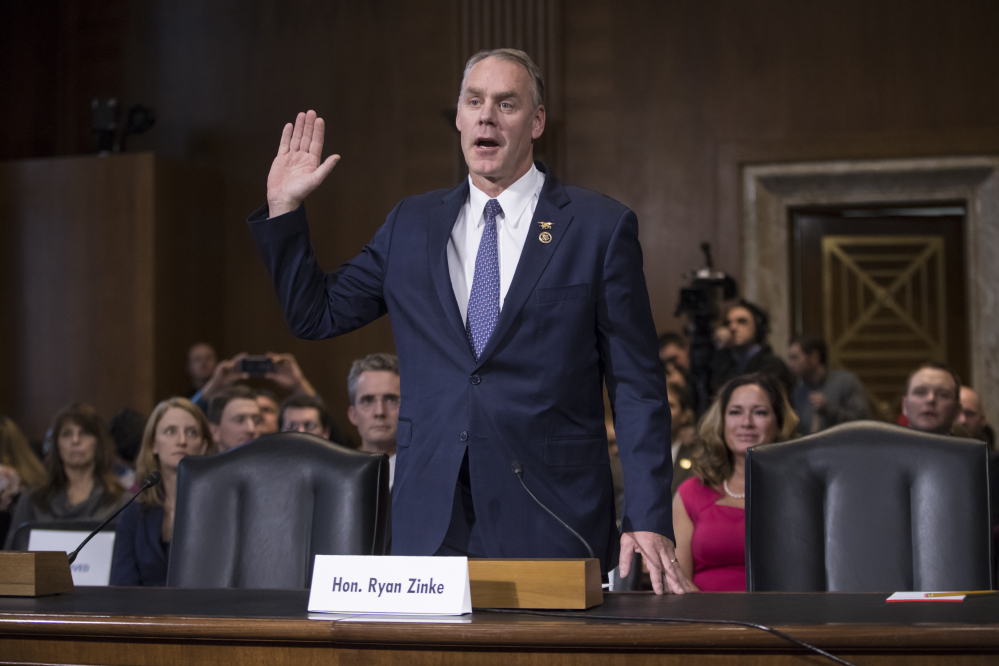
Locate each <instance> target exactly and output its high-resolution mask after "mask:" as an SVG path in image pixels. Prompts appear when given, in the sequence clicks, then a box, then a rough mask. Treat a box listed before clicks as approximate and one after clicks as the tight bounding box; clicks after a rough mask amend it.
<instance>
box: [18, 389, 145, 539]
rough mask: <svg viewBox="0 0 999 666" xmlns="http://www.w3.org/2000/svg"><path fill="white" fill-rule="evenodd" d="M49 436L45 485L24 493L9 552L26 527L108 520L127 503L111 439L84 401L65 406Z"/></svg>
mask: <svg viewBox="0 0 999 666" xmlns="http://www.w3.org/2000/svg"><path fill="white" fill-rule="evenodd" d="M50 433H51V434H50V437H51V445H50V446H49V451H48V454H47V455H46V458H45V469H46V479H45V483H44V485H42V486H41V487H40V488H38V489H36V490H34V491H32V492H30V493H22V494H21V498H20V499H19V500H18V502H17V506H16V508H15V509H14V517H13V520H12V521H11V528H10V534H9V535H8V536H7V544H6V547H7V548H10V547H11V544H12V542H13V537H14V533H15V532H16V531H17V528H18V526H20V525H21V524H23V523H26V522H37V521H43V522H47V521H55V520H59V521H96V520H104V519H105V518H107V517H108V516H110V515H111V514H112V513H114V512H115V511H116V510H117V509H118V508H119V507H120V506H121V505H122V504H123V503H124V502H125V501H127V499H128V498H127V497H125V496H124V492H125V489H124V488H122V486H121V484H120V483H119V482H118V479H117V478H116V477H115V475H114V472H113V471H112V461H113V459H114V444H112V442H111V436H110V435H109V434H108V430H107V426H106V425H105V424H104V419H102V418H101V416H100V415H99V414H98V413H97V411H96V410H94V408H93V407H91V406H90V405H88V404H84V403H80V404H75V405H70V406H69V407H66V408H65V409H63V410H62V411H60V412H59V413H58V414H57V415H56V417H55V419H54V420H53V422H52V428H51V429H50Z"/></svg>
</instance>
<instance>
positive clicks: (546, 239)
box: [538, 223, 552, 243]
mask: <svg viewBox="0 0 999 666" xmlns="http://www.w3.org/2000/svg"><path fill="white" fill-rule="evenodd" d="M549 224H550V223H549ZM538 240H539V241H541V242H542V243H551V242H552V235H551V234H550V233H548V232H547V231H542V232H541V235H540V236H538Z"/></svg>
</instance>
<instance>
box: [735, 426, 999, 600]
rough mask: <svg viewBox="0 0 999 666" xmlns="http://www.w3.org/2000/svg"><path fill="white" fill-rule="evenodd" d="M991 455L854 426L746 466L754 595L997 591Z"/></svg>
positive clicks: (759, 451)
mask: <svg viewBox="0 0 999 666" xmlns="http://www.w3.org/2000/svg"><path fill="white" fill-rule="evenodd" d="M989 504H990V502H989V459H988V449H987V447H986V446H985V444H983V443H980V442H975V441H972V440H968V439H959V438H956V437H944V436H939V435H930V434H926V433H921V432H917V431H915V430H911V429H909V428H902V427H899V426H895V425H889V424H886V423H878V422H874V421H858V422H854V423H845V424H842V425H839V426H836V427H834V428H830V429H829V430H825V431H823V432H820V433H816V434H814V435H809V436H807V437H803V438H801V439H798V440H794V441H790V442H782V443H777V444H764V445H760V446H754V447H753V448H751V449H750V450H749V452H748V454H747V456H746V586H747V589H748V590H749V591H750V592H756V591H781V592H814V591H830V592H892V591H903V590H906V591H918V590H975V589H990V588H992V585H993V578H992V574H993V572H992V566H991V562H992V529H991V517H990V515H989V514H990V506H989Z"/></svg>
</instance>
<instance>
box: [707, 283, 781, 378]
mask: <svg viewBox="0 0 999 666" xmlns="http://www.w3.org/2000/svg"><path fill="white" fill-rule="evenodd" d="M723 323H724V325H725V327H726V328H727V329H728V332H729V336H730V337H729V339H728V342H727V346H725V347H722V348H721V349H718V350H716V351H715V353H714V357H713V359H712V363H711V394H712V395H716V394H717V393H718V391H719V390H720V389H721V387H722V386H724V385H725V384H726V383H727V382H728V381H729V380H731V379H734V378H735V377H738V376H740V375H747V374H751V373H755V372H758V373H762V374H765V375H770V376H771V377H774V378H775V379H777V381H779V382H780V383H781V385H782V386H783V387H784V392H785V393H786V394H787V395H791V394H792V393H793V392H794V384H795V380H794V375H792V374H791V371H790V370H788V367H787V365H785V364H784V361H782V360H781V359H780V357H779V356H777V355H776V354H774V352H773V350H772V349H771V348H770V345H769V344H767V335H768V334H769V333H770V315H768V314H767V313H766V311H765V310H763V309H762V308H760V306H758V305H756V304H755V303H750V302H749V301H747V300H745V299H741V298H740V299H739V301H738V302H737V303H736V304H735V305H733V306H731V307H730V308H729V309H728V311H727V312H726V313H725V318H724V319H723Z"/></svg>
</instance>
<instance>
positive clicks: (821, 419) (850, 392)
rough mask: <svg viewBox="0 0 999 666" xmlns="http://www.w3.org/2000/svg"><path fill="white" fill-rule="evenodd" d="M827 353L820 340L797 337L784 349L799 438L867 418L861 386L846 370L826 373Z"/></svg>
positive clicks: (857, 379)
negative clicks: (794, 383) (794, 380)
mask: <svg viewBox="0 0 999 666" xmlns="http://www.w3.org/2000/svg"><path fill="white" fill-rule="evenodd" d="M827 353H828V352H827V347H826V343H825V342H823V341H822V340H814V339H809V338H803V337H800V336H797V337H795V338H793V339H792V340H791V344H790V345H788V348H787V366H788V368H789V369H790V370H791V372H792V373H793V374H794V376H795V377H797V378H798V385H797V386H795V387H794V393H793V394H792V395H791V405H792V406H793V407H794V411H796V412H797V413H798V419H799V421H798V432H800V433H801V434H803V435H807V434H809V433H813V432H819V431H820V430H825V429H826V428H829V427H831V426H834V425H836V424H838V423H846V422H847V421H858V420H860V419H866V418H870V414H869V411H868V409H867V392H866V391H865V390H864V385H863V384H861V383H860V379H859V378H858V377H857V375H855V374H853V373H852V372H850V371H848V370H829V369H828V368H827V367H826V362H827V361H826V355H827Z"/></svg>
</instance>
